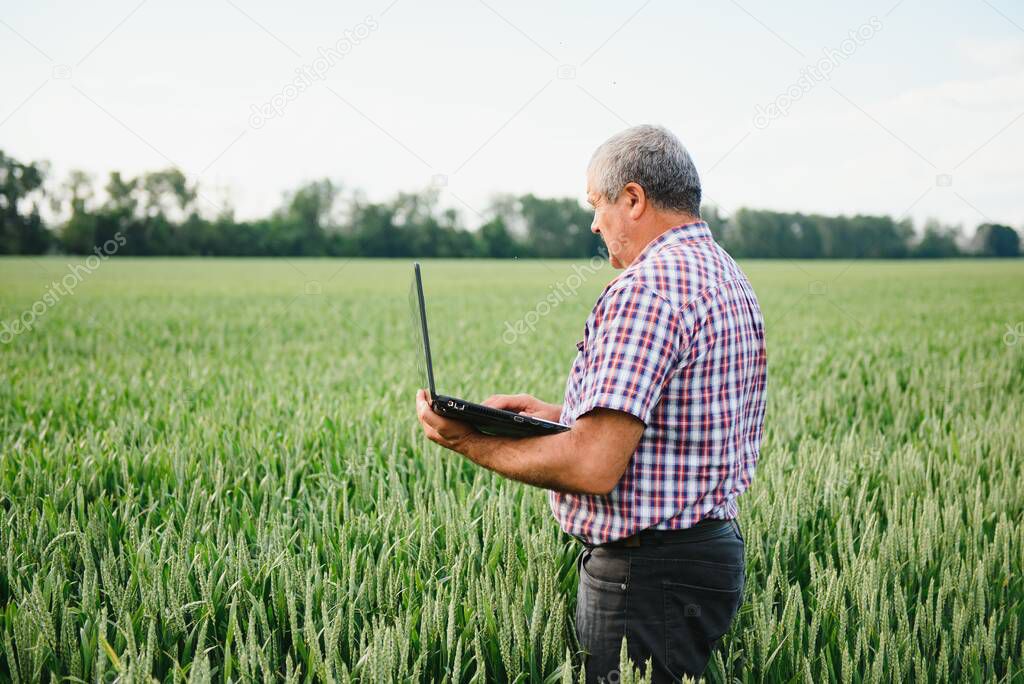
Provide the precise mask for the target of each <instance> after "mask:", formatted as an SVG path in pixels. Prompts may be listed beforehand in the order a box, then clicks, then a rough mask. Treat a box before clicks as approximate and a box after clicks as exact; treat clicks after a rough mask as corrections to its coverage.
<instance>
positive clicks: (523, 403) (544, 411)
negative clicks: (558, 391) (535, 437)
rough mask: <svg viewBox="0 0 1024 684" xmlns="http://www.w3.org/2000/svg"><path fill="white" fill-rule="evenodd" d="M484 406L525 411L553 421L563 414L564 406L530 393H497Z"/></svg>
mask: <svg viewBox="0 0 1024 684" xmlns="http://www.w3.org/2000/svg"><path fill="white" fill-rule="evenodd" d="M484 406H490V407H491V408H496V409H504V410H506V411H512V412H513V413H523V414H525V415H528V416H533V417H534V418H543V419H544V420H550V421H551V422H553V423H557V422H558V418H559V417H560V416H561V415H562V407H561V406H558V405H557V404H549V403H547V402H545V401H541V400H540V399H538V398H537V397H533V396H530V395H529V394H495V395H493V396H491V397H488V398H487V399H486V400H485V401H484Z"/></svg>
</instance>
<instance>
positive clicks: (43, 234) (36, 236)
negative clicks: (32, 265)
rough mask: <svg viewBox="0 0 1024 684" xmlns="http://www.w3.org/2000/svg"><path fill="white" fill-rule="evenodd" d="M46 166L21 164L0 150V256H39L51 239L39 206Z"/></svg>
mask: <svg viewBox="0 0 1024 684" xmlns="http://www.w3.org/2000/svg"><path fill="white" fill-rule="evenodd" d="M46 171H47V169H46V165H45V164H43V163H42V162H29V163H27V164H23V163H21V162H19V161H18V160H16V159H14V158H13V157H9V156H7V155H6V154H4V152H3V150H0V254H41V253H43V252H45V251H46V250H47V249H49V247H50V245H51V243H52V241H53V236H52V235H51V234H50V231H48V230H47V229H46V226H44V225H43V221H42V218H41V217H40V214H39V204H40V202H41V201H42V199H43V197H44V195H45V193H44V191H43V181H44V180H45V179H46Z"/></svg>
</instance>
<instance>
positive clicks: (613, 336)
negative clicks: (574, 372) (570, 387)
mask: <svg viewBox="0 0 1024 684" xmlns="http://www.w3.org/2000/svg"><path fill="white" fill-rule="evenodd" d="M681 334H682V323H681V320H680V317H679V315H678V314H677V313H676V312H675V311H674V310H673V308H672V306H671V304H670V303H669V302H668V301H667V300H665V299H664V298H663V297H661V296H659V295H657V294H656V293H654V292H653V291H651V290H650V289H649V288H647V287H645V286H644V285H641V284H637V283H631V284H628V285H625V286H623V287H619V288H616V289H615V290H613V291H611V292H608V293H607V294H606V295H605V297H604V298H603V299H602V300H601V301H600V302H599V303H598V305H597V307H596V308H595V310H594V317H593V329H592V331H591V335H590V338H589V339H588V340H587V341H586V348H585V350H584V356H585V358H584V364H583V377H582V378H581V381H580V392H579V394H580V400H581V401H580V405H579V407H578V408H577V410H576V411H575V413H576V415H577V416H582V415H583V414H585V413H587V412H588V411H591V410H592V409H595V408H608V409H613V410H616V411H623V412H625V413H629V414H630V415H633V416H635V417H637V418H639V419H640V420H641V421H643V422H644V424H648V423H649V422H650V418H651V414H652V413H653V412H654V408H655V407H656V406H657V404H658V400H659V399H660V398H661V394H662V390H663V389H664V387H665V385H666V384H667V382H668V380H669V378H670V376H671V375H672V372H673V370H674V368H675V365H676V360H677V359H678V358H679V354H680V347H681V344H682V340H681Z"/></svg>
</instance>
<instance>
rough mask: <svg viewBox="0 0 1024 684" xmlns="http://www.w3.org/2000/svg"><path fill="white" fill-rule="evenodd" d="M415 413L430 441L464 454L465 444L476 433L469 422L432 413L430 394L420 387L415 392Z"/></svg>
mask: <svg viewBox="0 0 1024 684" xmlns="http://www.w3.org/2000/svg"><path fill="white" fill-rule="evenodd" d="M416 415H417V417H418V418H419V420H420V425H422V426H423V434H425V435H426V436H427V439H429V440H430V441H431V442H435V443H437V444H440V445H441V446H443V447H444V448H445V449H451V450H452V451H457V452H459V453H460V454H464V453H465V451H464V449H465V447H466V444H467V443H468V441H469V440H470V439H471V438H472V437H473V436H474V435H476V434H478V433H477V431H476V428H474V427H473V426H472V425H470V424H469V423H464V422H462V421H461V420H452V419H451V418H445V417H444V416H440V415H438V414H436V413H434V410H433V409H432V408H431V407H430V395H429V394H427V390H425V389H421V390H419V391H418V392H417V393H416Z"/></svg>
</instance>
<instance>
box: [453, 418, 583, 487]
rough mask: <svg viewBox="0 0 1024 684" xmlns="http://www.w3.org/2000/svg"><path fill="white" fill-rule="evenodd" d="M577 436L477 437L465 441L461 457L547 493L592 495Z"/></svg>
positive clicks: (567, 434)
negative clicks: (579, 454)
mask: <svg viewBox="0 0 1024 684" xmlns="http://www.w3.org/2000/svg"><path fill="white" fill-rule="evenodd" d="M577 437H578V436H577V435H576V433H575V432H574V431H573V430H569V431H568V432H561V433H558V434H556V435H545V436H542V437H522V438H509V437H491V436H489V435H483V434H475V435H471V436H470V437H468V438H467V439H466V443H465V445H464V447H463V448H462V449H460V451H461V453H462V454H463V455H464V456H466V457H467V458H468V459H470V460H471V461H473V462H474V463H476V464H478V465H481V466H483V467H484V468H487V469H489V470H493V471H494V472H496V473H498V474H500V475H504V476H505V477H507V478H510V479H513V480H517V481H519V482H525V483H526V484H531V485H534V486H536V487H543V488H544V489H553V490H555V491H559V492H567V493H572V494H593V493H594V492H593V491H592V489H589V488H588V487H587V485H586V484H585V483H587V482H589V479H588V478H587V474H586V473H585V472H582V467H581V466H583V465H584V461H583V460H582V459H580V458H578V457H574V454H577V453H578V452H577V450H576V449H574V446H575V445H576V441H577Z"/></svg>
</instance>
